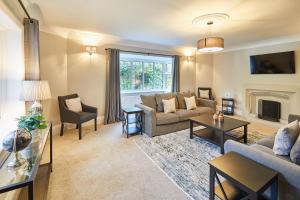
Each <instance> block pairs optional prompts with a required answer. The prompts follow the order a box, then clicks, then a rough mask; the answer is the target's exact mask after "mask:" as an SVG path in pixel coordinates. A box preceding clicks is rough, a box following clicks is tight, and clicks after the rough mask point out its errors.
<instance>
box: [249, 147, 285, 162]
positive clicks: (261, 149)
mask: <svg viewBox="0 0 300 200" xmlns="http://www.w3.org/2000/svg"><path fill="white" fill-rule="evenodd" d="M251 148H255V149H257V150H260V151H262V152H265V153H267V154H270V155H271V156H275V157H277V158H281V159H283V160H286V161H288V162H291V159H290V157H289V156H280V155H275V154H274V152H273V151H272V149H270V148H269V147H266V146H262V145H259V144H253V145H251Z"/></svg>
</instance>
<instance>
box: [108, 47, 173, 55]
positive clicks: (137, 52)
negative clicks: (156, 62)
mask: <svg viewBox="0 0 300 200" xmlns="http://www.w3.org/2000/svg"><path fill="white" fill-rule="evenodd" d="M108 49H111V48H106V49H105V51H106V50H108ZM120 51H121V52H125V53H136V54H146V55H148V56H149V55H155V56H168V57H169V56H174V55H168V54H160V53H145V52H140V51H127V50H121V49H120Z"/></svg>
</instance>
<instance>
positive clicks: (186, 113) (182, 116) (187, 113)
mask: <svg viewBox="0 0 300 200" xmlns="http://www.w3.org/2000/svg"><path fill="white" fill-rule="evenodd" d="M175 114H176V115H178V117H179V121H186V120H188V119H189V118H190V117H195V116H197V115H199V112H198V111H197V110H196V109H195V110H186V109H178V110H176V113H175Z"/></svg>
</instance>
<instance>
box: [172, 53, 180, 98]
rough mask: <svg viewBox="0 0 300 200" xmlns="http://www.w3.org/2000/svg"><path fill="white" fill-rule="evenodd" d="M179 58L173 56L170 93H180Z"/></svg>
mask: <svg viewBox="0 0 300 200" xmlns="http://www.w3.org/2000/svg"><path fill="white" fill-rule="evenodd" d="M179 63H180V60H179V56H178V55H175V56H173V79H172V92H179V91H180V67H179V65H180V64H179Z"/></svg>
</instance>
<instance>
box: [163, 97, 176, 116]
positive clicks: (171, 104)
mask: <svg viewBox="0 0 300 200" xmlns="http://www.w3.org/2000/svg"><path fill="white" fill-rule="evenodd" d="M162 102H163V104H164V113H172V112H176V105H175V98H172V99H169V100H164V99H163V100H162Z"/></svg>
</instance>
